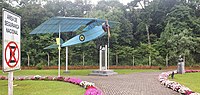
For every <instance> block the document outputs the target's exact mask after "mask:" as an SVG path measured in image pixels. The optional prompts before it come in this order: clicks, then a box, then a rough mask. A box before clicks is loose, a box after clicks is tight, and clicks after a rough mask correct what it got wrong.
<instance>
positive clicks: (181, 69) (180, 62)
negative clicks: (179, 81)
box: [177, 55, 185, 74]
mask: <svg viewBox="0 0 200 95" xmlns="http://www.w3.org/2000/svg"><path fill="white" fill-rule="evenodd" d="M177 73H178V74H184V73H185V61H184V60H183V57H182V56H181V55H180V56H179V59H178V66H177Z"/></svg>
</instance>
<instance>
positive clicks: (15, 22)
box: [2, 8, 21, 95]
mask: <svg viewBox="0 0 200 95" xmlns="http://www.w3.org/2000/svg"><path fill="white" fill-rule="evenodd" d="M2 13H3V16H2V17H3V18H2V36H3V40H2V42H3V43H2V44H3V60H2V61H3V62H2V63H3V72H8V95H13V71H15V70H19V69H20V66H21V45H20V37H21V17H20V16H19V15H16V14H14V13H13V12H11V11H9V10H6V9H4V8H3V9H2Z"/></svg>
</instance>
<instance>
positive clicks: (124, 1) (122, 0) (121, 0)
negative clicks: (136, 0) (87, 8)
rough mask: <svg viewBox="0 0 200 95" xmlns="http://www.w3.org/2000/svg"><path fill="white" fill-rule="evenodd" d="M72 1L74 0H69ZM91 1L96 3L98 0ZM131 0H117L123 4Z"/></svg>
mask: <svg viewBox="0 0 200 95" xmlns="http://www.w3.org/2000/svg"><path fill="white" fill-rule="evenodd" d="M71 1H74V0H71ZM90 1H91V2H92V4H97V2H98V1H100V0H90ZM131 1H133V0H119V2H121V3H123V4H124V5H126V4H127V3H129V2H131Z"/></svg>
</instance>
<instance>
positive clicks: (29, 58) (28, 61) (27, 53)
mask: <svg viewBox="0 0 200 95" xmlns="http://www.w3.org/2000/svg"><path fill="white" fill-rule="evenodd" d="M26 54H27V56H28V58H27V59H28V67H29V66H30V57H29V54H28V53H26Z"/></svg>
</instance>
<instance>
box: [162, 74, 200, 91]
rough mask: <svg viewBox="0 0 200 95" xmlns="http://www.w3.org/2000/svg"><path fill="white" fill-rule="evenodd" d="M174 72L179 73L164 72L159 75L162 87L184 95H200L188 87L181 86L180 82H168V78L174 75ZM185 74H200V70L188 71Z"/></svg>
mask: <svg viewBox="0 0 200 95" xmlns="http://www.w3.org/2000/svg"><path fill="white" fill-rule="evenodd" d="M172 72H174V73H175V74H177V71H169V72H163V73H161V74H160V75H159V77H158V80H159V81H160V83H161V84H162V85H164V86H165V87H167V88H170V89H172V90H174V91H176V92H178V93H181V94H184V95H200V94H199V93H195V92H193V91H192V90H190V89H189V88H188V87H185V86H184V85H181V84H179V83H178V82H175V81H170V80H168V77H169V76H170V75H171V74H172ZM185 72H186V73H191V72H200V70H186V71H185Z"/></svg>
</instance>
